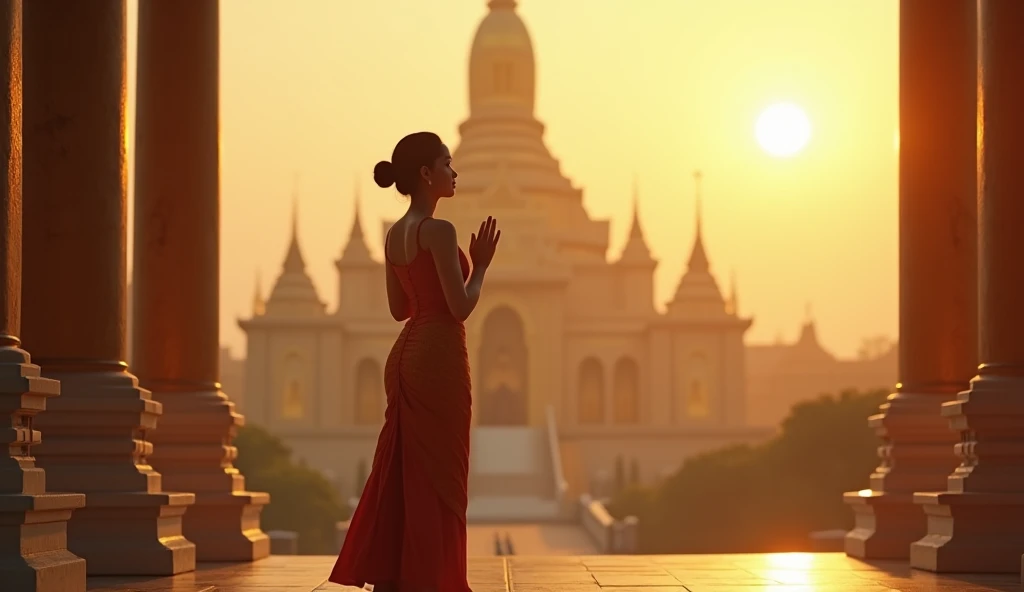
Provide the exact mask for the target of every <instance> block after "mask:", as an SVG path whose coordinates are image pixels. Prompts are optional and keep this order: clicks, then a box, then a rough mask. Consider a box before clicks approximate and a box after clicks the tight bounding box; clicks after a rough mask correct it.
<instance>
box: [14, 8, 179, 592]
mask: <svg viewBox="0 0 1024 592" xmlns="http://www.w3.org/2000/svg"><path fill="white" fill-rule="evenodd" d="M125 91H126V84H125V4H124V0H90V1H89V2H78V1H77V0H52V1H48V2H26V3H25V6H24V125H25V130H26V133H25V135H24V155H25V158H24V244H25V251H24V253H25V265H24V280H25V281H24V293H25V298H24V307H23V336H24V342H25V345H26V349H28V350H29V351H32V352H33V353H34V355H35V357H36V362H37V363H38V364H39V365H40V366H41V367H42V373H43V375H44V376H46V377H48V378H53V379H57V380H60V381H61V392H62V394H61V396H60V397H57V398H55V399H54V400H52V401H51V402H50V403H49V404H48V408H47V411H46V413H44V414H41V415H40V416H39V418H38V420H37V422H36V425H37V426H38V427H39V428H40V429H41V431H42V432H43V433H44V434H45V436H46V437H45V439H44V441H43V442H42V444H40V445H39V446H38V447H37V449H36V457H37V461H38V463H39V466H40V467H42V468H44V469H45V470H46V476H47V479H48V480H49V484H50V486H51V488H53V489H57V490H62V491H75V492H82V493H84V494H85V495H86V507H85V508H83V509H81V510H78V511H76V512H75V513H74V514H73V515H72V518H71V521H70V522H69V525H68V547H69V549H70V550H71V551H72V552H74V553H75V554H77V555H79V556H81V557H83V558H85V559H86V560H87V569H88V572H89V574H95V575H134V574H140V575H170V574H175V573H180V572H184V571H190V570H192V569H194V568H195V546H194V545H193V544H192V543H190V542H189V541H187V540H185V538H184V537H183V536H182V534H181V516H182V514H183V513H184V511H185V508H186V507H187V506H188V505H189V504H191V503H192V502H193V501H194V496H193V495H192V494H191V493H167V492H164V491H162V487H161V479H160V475H159V473H156V472H155V471H153V469H152V468H151V467H150V466H149V465H148V464H147V462H146V457H147V456H148V455H149V454H150V453H151V452H152V445H151V444H150V443H149V442H147V441H146V435H147V432H149V431H151V430H152V429H153V428H154V427H155V426H156V420H157V417H158V416H159V414H160V410H161V408H160V404H159V403H157V402H156V401H153V400H152V398H151V396H150V393H149V391H147V390H145V389H142V388H139V386H138V381H137V380H136V378H135V377H134V376H133V375H132V374H130V373H129V372H128V371H127V367H126V365H125V364H124V362H122V360H124V358H125V353H126V352H125V324H126V318H125V316H126V315H125V304H126V299H125V290H126V269H125V267H126V265H125V258H126V252H125V243H126V240H127V237H126V234H125V231H126V229H125V225H126V224H125V222H126V213H127V212H126V205H127V204H126V201H125V180H126V170H125V138H124V131H125V119H124V115H125V112H124V106H125V102H126V101H125V99H126V95H125Z"/></svg>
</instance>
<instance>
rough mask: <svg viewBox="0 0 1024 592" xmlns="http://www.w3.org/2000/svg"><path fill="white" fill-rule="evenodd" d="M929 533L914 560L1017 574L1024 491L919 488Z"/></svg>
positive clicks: (923, 565)
mask: <svg viewBox="0 0 1024 592" xmlns="http://www.w3.org/2000/svg"><path fill="white" fill-rule="evenodd" d="M914 501H915V502H916V503H918V504H920V505H921V506H923V507H924V511H925V514H926V515H927V517H928V534H926V535H925V536H924V538H922V539H921V540H919V541H917V542H915V543H913V544H912V545H911V546H910V565H911V567H915V568H917V569H923V570H927V571H933V572H939V573H1017V572H1018V571H1020V569H1021V553H1022V552H1024V530H1021V528H1020V525H1021V524H1024V494H1017V495H1006V494H984V493H935V492H928V493H918V494H916V495H915V496H914Z"/></svg>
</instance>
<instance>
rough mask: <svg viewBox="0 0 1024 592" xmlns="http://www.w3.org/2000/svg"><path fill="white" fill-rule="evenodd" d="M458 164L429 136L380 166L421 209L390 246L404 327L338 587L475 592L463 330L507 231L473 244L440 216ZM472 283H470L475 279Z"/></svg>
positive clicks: (393, 301) (379, 175) (396, 305)
mask: <svg viewBox="0 0 1024 592" xmlns="http://www.w3.org/2000/svg"><path fill="white" fill-rule="evenodd" d="M456 177H458V175H457V174H456V173H455V171H454V170H453V169H452V157H451V153H450V152H449V151H448V147H447V146H445V145H444V144H443V143H442V142H441V139H440V138H438V137H437V135H435V134H432V133H429V132H419V133H415V134H411V135H408V136H406V137H404V138H402V140H401V141H400V142H399V143H398V145H397V146H395V150H394V153H393V154H392V155H391V162H387V161H382V162H379V163H377V166H376V167H375V168H374V169H373V178H374V180H375V181H376V182H377V184H378V185H380V186H381V187H390V186H391V184H392V183H394V184H395V185H396V186H397V187H398V191H399V193H401V194H403V195H407V196H409V197H410V203H409V210H408V211H407V212H406V213H405V215H404V216H402V217H401V218H400V219H399V220H398V221H397V222H395V224H394V225H393V226H392V227H391V229H390V230H388V233H387V236H386V237H385V239H384V259H385V265H384V267H385V268H386V270H387V272H386V273H387V293H388V306H389V307H390V309H391V316H393V317H394V318H395V320H396V321H405V320H406V319H408V322H406V324H405V328H404V329H402V332H401V334H400V335H399V336H398V340H397V341H396V342H395V345H394V347H392V348H391V354H390V355H388V360H387V364H386V365H385V367H384V390H385V391H386V392H387V401H388V405H387V411H385V413H384V427H383V429H382V430H381V433H380V437H379V438H378V440H377V451H376V453H375V454H374V457H373V467H372V469H371V470H370V476H369V478H368V479H367V482H366V488H365V489H364V490H363V494H362V496H361V497H360V498H359V505H358V506H357V507H356V510H355V513H354V514H353V515H352V520H351V524H350V525H349V530H348V535H347V536H346V537H345V544H344V545H343V546H342V549H341V554H340V555H339V556H338V561H337V563H335V565H334V571H333V572H332V573H331V577H330V581H332V582H335V583H338V584H342V585H346V586H356V587H360V586H365V585H366V584H373V586H374V591H375V592H391V591H397V592H428V591H429V592H470V589H469V585H468V583H467V581H466V505H467V501H468V498H467V493H466V488H467V481H468V478H469V423H470V415H471V399H470V386H469V357H468V355H467V351H466V331H465V328H464V327H463V325H462V323H463V322H464V321H465V320H466V318H467V317H469V314H470V313H471V312H473V308H475V307H476V304H477V302H478V301H479V299H480V288H481V287H482V286H483V282H484V273H486V271H487V266H488V265H490V263H491V259H492V257H493V256H494V250H495V248H496V247H497V245H498V239H499V237H500V236H501V232H500V231H498V230H497V228H496V221H495V220H493V219H492V218H490V217H488V218H487V220H485V221H484V222H483V223H481V224H480V230H479V232H478V233H477V234H474V235H473V236H472V238H471V240H470V243H469V253H470V257H471V258H472V260H473V270H472V273H470V268H469V261H467V260H466V255H465V253H463V252H462V249H460V248H459V245H458V237H457V235H456V232H455V226H453V225H452V223H451V222H448V221H447V220H439V219H436V218H434V217H433V214H434V209H435V207H436V206H437V202H438V200H440V199H443V198H448V197H452V196H454V195H455V179H456ZM467 280H468V281H467Z"/></svg>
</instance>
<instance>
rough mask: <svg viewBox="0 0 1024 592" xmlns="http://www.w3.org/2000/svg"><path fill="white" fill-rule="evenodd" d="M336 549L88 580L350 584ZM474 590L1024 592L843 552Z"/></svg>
mask: <svg viewBox="0 0 1024 592" xmlns="http://www.w3.org/2000/svg"><path fill="white" fill-rule="evenodd" d="M333 563H334V558H333V557H320V556H313V557H310V556H283V555H278V556H274V557H270V558H269V559H265V560H263V561H259V562H257V563H254V564H240V565H239V564H235V565H219V566H218V565H204V566H203V567H201V568H200V569H199V570H197V571H196V572H194V573H190V574H182V575H180V576H176V577H174V578H156V579H152V578H149V579H147V578H135V579H133V580H128V579H125V578H120V579H112V578H105V579H99V578H96V579H91V580H90V582H89V590H90V592H100V591H103V592H128V591H133V592H213V591H220V592H272V591H273V592H311V591H313V590H320V591H322V592H354V590H353V589H351V588H342V587H341V586H335V585H333V584H324V583H323V582H324V579H325V578H326V577H327V573H328V572H329V571H330V568H331V566H332V565H333ZM469 565H470V567H469V570H470V574H469V581H470V584H471V585H472V586H473V591H474V592H601V591H605V592H816V591H828V592H886V591H891V590H899V591H901V592H984V591H994V592H1024V587H1022V586H1021V585H1020V583H1019V577H1018V576H1017V575H1010V574H1008V575H975V576H969V575H956V576H937V575H935V574H930V573H927V572H920V571H915V570H911V569H910V568H909V567H908V566H907V564H906V563H903V562H879V563H864V562H861V561H857V560H854V559H850V558H848V557H846V556H845V555H843V554H841V553H817V554H803V553H795V554H777V555H655V556H632V555H629V556H616V555H604V556H588V557H526V556H516V557H510V558H507V560H506V559H502V558H500V557H479V558H471V559H470V561H469Z"/></svg>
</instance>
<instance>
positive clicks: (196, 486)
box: [151, 386, 270, 561]
mask: <svg viewBox="0 0 1024 592" xmlns="http://www.w3.org/2000/svg"><path fill="white" fill-rule="evenodd" d="M154 397H156V398H157V399H158V400H159V401H160V402H161V403H162V404H163V410H164V411H163V415H162V416H161V417H160V427H159V429H157V430H156V431H155V432H153V436H152V441H153V446H154V451H153V456H152V458H151V461H152V463H153V467H154V468H156V469H157V470H158V471H160V473H161V474H162V475H163V478H164V482H165V483H166V484H167V486H168V487H170V488H173V489H178V490H183V491H193V492H195V495H196V503H195V506H193V507H192V508H190V509H189V511H188V512H187V513H186V514H185V522H184V529H185V530H184V532H185V536H186V537H188V539H189V540H190V541H192V542H194V543H195V544H196V557H197V558H198V560H199V561H255V560H256V559H262V558H264V557H267V556H269V555H270V538H269V537H268V536H267V535H266V534H265V533H264V532H263V531H262V530H261V529H260V514H261V513H262V512H263V508H264V507H265V506H266V505H267V504H268V503H270V495H269V494H266V493H260V492H251V491H246V490H245V477H244V476H243V475H242V474H241V473H239V472H238V469H236V468H235V467H234V465H233V464H232V463H233V461H234V459H235V457H236V456H237V455H238V450H237V449H236V448H235V447H234V446H232V445H231V441H232V440H233V439H234V437H235V432H236V430H237V429H238V428H239V427H240V426H242V425H243V424H244V422H245V419H244V418H243V417H242V416H241V415H240V414H238V413H236V412H235V410H234V408H235V405H234V403H232V402H231V401H230V400H228V398H227V396H225V395H224V393H222V392H220V391H219V390H209V391H174V390H161V389H160V386H154Z"/></svg>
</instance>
